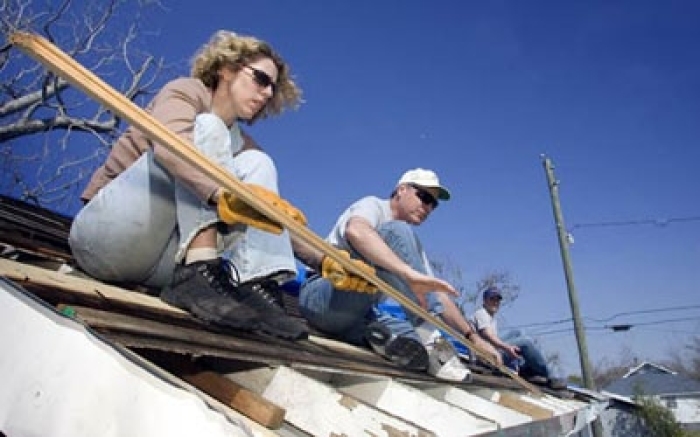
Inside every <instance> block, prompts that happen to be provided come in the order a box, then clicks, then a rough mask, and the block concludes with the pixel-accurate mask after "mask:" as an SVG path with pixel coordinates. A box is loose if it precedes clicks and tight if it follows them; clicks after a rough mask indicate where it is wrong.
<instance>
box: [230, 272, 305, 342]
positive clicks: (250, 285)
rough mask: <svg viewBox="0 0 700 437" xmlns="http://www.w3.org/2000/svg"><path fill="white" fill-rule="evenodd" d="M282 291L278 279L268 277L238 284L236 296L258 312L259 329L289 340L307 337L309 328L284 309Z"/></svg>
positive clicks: (239, 300)
mask: <svg viewBox="0 0 700 437" xmlns="http://www.w3.org/2000/svg"><path fill="white" fill-rule="evenodd" d="M282 293H283V291H282V290H281V289H280V288H279V285H278V284H277V282H276V281H274V280H270V279H266V280H261V281H250V282H246V283H244V284H240V285H238V287H236V290H235V291H234V297H235V299H236V300H238V302H240V303H241V304H243V305H245V306H247V307H250V308H253V309H254V310H255V311H256V312H257V314H258V330H259V331H262V332H264V333H266V334H270V335H273V336H275V337H280V338H284V339H288V340H299V339H303V338H307V337H308V336H309V330H308V328H307V327H306V325H305V324H304V322H302V321H301V320H298V319H295V318H293V317H290V316H289V315H287V313H286V312H285V311H284V308H283V307H282Z"/></svg>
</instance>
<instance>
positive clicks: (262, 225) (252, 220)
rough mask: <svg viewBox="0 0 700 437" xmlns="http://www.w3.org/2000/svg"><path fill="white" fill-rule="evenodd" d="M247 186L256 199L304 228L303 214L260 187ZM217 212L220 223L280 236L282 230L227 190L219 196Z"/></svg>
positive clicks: (278, 225)
mask: <svg viewBox="0 0 700 437" xmlns="http://www.w3.org/2000/svg"><path fill="white" fill-rule="evenodd" d="M247 186H248V188H249V189H250V190H251V191H252V192H253V193H254V194H255V196H256V197H257V198H258V199H262V200H264V201H266V202H268V203H269V204H271V205H272V206H274V207H275V209H277V210H279V211H280V212H282V213H284V214H286V215H287V216H288V217H290V218H291V219H292V220H294V221H295V222H297V223H299V224H300V225H302V226H306V217H305V216H304V214H303V213H302V212H301V211H299V210H298V209H296V208H295V207H293V206H292V205H291V204H290V203H289V202H287V201H286V200H284V199H282V198H281V197H280V196H278V195H277V194H276V193H273V192H272V191H270V190H268V189H267V188H264V187H261V186H260V185H255V184H248V185H247ZM217 211H218V213H219V218H220V219H221V221H223V222H224V223H227V224H229V225H233V224H236V223H243V224H245V225H249V226H253V227H255V228H258V229H261V230H263V231H267V232H271V233H274V234H281V233H282V230H283V227H282V225H281V224H280V223H278V222H277V221H276V220H273V219H271V218H269V217H267V216H266V215H264V214H262V213H261V212H259V211H258V210H257V209H255V208H254V207H253V206H251V205H249V204H248V203H247V202H245V201H244V200H243V199H241V198H239V197H238V196H236V195H235V194H234V193H232V192H230V191H227V190H223V191H222V192H221V194H220V195H219V200H218V203H217Z"/></svg>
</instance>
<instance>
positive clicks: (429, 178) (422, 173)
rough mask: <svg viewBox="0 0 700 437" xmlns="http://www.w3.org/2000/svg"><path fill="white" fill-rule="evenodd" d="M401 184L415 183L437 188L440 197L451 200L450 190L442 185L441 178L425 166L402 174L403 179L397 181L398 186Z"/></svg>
mask: <svg viewBox="0 0 700 437" xmlns="http://www.w3.org/2000/svg"><path fill="white" fill-rule="evenodd" d="M401 184H414V185H418V186H421V187H425V188H437V189H438V199H440V200H450V191H449V190H448V189H447V188H445V187H443V186H442V185H440V179H438V176H437V175H436V174H435V172H434V171H432V170H426V169H424V168H414V169H413V170H409V171H407V172H406V173H404V174H403V176H401V179H399V181H398V182H397V183H396V186H399V185H401Z"/></svg>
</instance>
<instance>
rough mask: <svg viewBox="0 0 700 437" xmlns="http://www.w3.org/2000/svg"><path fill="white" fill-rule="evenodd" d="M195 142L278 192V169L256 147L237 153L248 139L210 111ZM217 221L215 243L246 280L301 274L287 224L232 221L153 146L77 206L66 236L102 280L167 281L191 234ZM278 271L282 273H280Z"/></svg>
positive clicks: (232, 168)
mask: <svg viewBox="0 0 700 437" xmlns="http://www.w3.org/2000/svg"><path fill="white" fill-rule="evenodd" d="M194 133H195V137H194V143H195V146H196V147H197V148H198V149H199V150H200V151H201V152H202V153H203V154H204V155H205V156H207V157H208V158H209V159H210V161H212V162H213V163H215V164H218V165H220V166H222V167H224V168H226V169H227V170H229V171H230V172H231V174H233V175H235V176H236V177H237V178H238V179H240V180H241V181H243V182H246V183H254V184H258V185H262V186H264V187H266V188H268V189H270V190H272V191H274V192H277V191H278V189H277V170H276V168H275V165H274V163H273V161H272V159H271V158H270V157H269V156H268V155H266V154H265V153H263V152H261V151H259V150H246V151H244V152H241V153H239V154H238V155H236V156H235V157H234V153H235V152H236V151H238V150H240V148H241V145H242V144H243V140H242V138H241V137H240V133H239V132H238V130H237V128H236V127H234V129H232V130H231V131H229V130H228V128H227V127H226V126H225V125H224V123H223V122H222V121H221V120H220V119H219V118H218V117H216V116H215V115H213V114H200V115H199V116H198V117H197V120H196V121H195V129H194ZM213 224H215V225H216V226H217V229H218V230H219V234H218V236H219V238H218V243H219V244H218V250H219V252H220V253H221V255H222V256H227V257H229V258H230V259H231V261H232V262H233V264H234V265H235V266H236V268H237V270H238V273H239V275H240V279H241V281H246V280H250V279H255V278H259V277H264V276H269V275H272V274H275V275H279V280H280V281H285V280H286V279H288V278H293V277H294V276H295V275H296V263H295V260H294V254H293V252H292V246H291V241H290V239H289V234H288V233H287V231H285V232H283V233H282V234H281V235H276V234H271V233H268V232H264V231H261V230H258V229H255V228H252V227H248V226H243V225H234V226H227V225H225V224H223V223H221V222H219V220H218V216H217V212H216V210H215V209H214V208H212V207H211V206H209V205H208V204H207V203H205V202H201V201H200V200H199V199H198V198H197V197H196V196H195V195H194V193H192V192H191V191H190V190H189V189H188V188H186V187H185V186H183V185H181V184H179V183H178V182H177V181H175V180H174V179H173V178H172V177H171V176H170V174H169V173H168V172H167V171H166V170H165V169H164V168H163V167H162V166H161V165H160V164H159V163H158V162H157V161H156V160H155V158H154V155H153V152H152V150H149V151H148V152H147V153H144V154H143V155H141V156H140V157H139V158H138V159H137V160H136V161H135V162H134V163H133V164H132V165H131V166H129V168H127V169H126V170H124V171H123V172H122V173H121V174H120V175H119V176H118V177H116V178H115V179H114V180H112V181H111V182H110V183H109V184H107V185H106V186H105V187H103V188H102V189H101V190H100V191H99V192H98V193H97V194H96V195H95V197H93V198H92V199H91V200H90V202H88V203H87V204H86V205H85V206H84V207H83V208H82V209H81V210H80V212H79V213H78V214H77V216H76V217H75V220H74V221H73V225H72V227H71V232H70V238H69V242H70V245H71V249H72V251H73V255H74V256H75V258H76V260H77V262H78V264H79V265H80V267H81V268H82V269H83V270H85V271H86V272H87V273H88V274H90V275H92V276H94V277H96V278H98V279H101V280H105V281H111V282H128V283H139V284H144V285H148V286H152V287H162V286H164V285H166V284H168V283H169V282H170V278H171V277H172V272H173V270H174V268H175V265H176V263H178V262H180V261H182V259H183V258H184V256H185V252H186V250H187V248H188V246H189V245H190V243H191V241H192V238H194V236H195V235H196V234H197V233H198V232H200V231H201V230H202V229H204V228H206V227H209V226H212V225H213ZM276 277H277V276H276Z"/></svg>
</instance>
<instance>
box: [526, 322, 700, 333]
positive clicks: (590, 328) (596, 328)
mask: <svg viewBox="0 0 700 437" xmlns="http://www.w3.org/2000/svg"><path fill="white" fill-rule="evenodd" d="M689 320H692V321H698V320H699V319H698V317H678V318H675V319H665V320H654V321H650V322H639V323H628V324H624V325H603V326H584V329H585V330H586V331H608V330H611V329H612V330H613V331H615V330H616V329H615V327H623V328H624V329H617V331H629V330H630V329H632V328H635V327H638V326H649V325H660V324H664V323H673V322H686V321H689ZM572 329H573V328H562V329H554V330H550V331H540V332H535V333H532V335H533V336H544V335H551V334H559V333H562V332H571V331H572Z"/></svg>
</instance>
